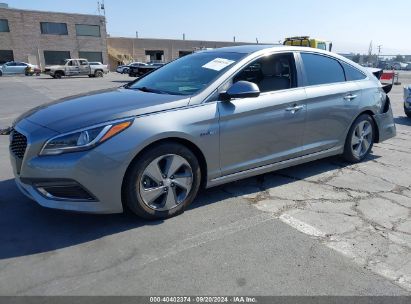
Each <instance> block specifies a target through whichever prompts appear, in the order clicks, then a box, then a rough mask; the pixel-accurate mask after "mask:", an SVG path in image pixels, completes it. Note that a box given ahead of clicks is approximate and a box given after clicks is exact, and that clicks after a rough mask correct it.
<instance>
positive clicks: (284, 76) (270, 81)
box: [233, 53, 297, 93]
mask: <svg viewBox="0 0 411 304" xmlns="http://www.w3.org/2000/svg"><path fill="white" fill-rule="evenodd" d="M241 80H245V81H249V82H254V83H255V84H256V85H258V87H259V88H260V91H261V93H264V92H272V91H278V90H286V89H290V88H294V87H296V86H297V78H296V69H295V62H294V55H293V54H292V53H288V54H274V55H271V56H268V57H263V58H259V59H257V60H256V61H254V62H252V63H250V64H249V65H247V66H246V67H245V68H243V69H242V70H241V71H240V72H239V73H238V74H237V75H236V76H234V78H233V83H235V82H237V81H241Z"/></svg>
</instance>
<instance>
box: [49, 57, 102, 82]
mask: <svg viewBox="0 0 411 304" xmlns="http://www.w3.org/2000/svg"><path fill="white" fill-rule="evenodd" d="M44 72H45V73H46V74H48V75H50V76H51V77H53V78H61V77H63V76H79V75H85V76H86V75H87V76H88V77H103V75H104V74H107V73H108V68H107V65H103V64H99V65H95V64H90V63H89V62H88V61H87V59H82V58H80V59H66V60H64V62H63V64H61V65H53V66H48V67H46V68H45V70H44Z"/></svg>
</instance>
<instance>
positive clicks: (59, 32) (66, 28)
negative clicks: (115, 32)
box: [0, 4, 108, 68]
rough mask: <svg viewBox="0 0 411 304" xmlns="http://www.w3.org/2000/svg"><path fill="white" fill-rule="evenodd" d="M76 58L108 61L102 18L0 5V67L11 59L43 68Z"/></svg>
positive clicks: (104, 26)
mask: <svg viewBox="0 0 411 304" xmlns="http://www.w3.org/2000/svg"><path fill="white" fill-rule="evenodd" d="M78 57H81V58H87V59H89V60H90V61H101V62H105V63H107V62H108V57H107V39H106V24H105V19H104V17H102V16H96V15H83V14H69V13H55V12H43V11H30V10H21V9H13V8H9V7H8V6H7V4H1V5H0V64H1V63H4V62H7V61H12V60H14V61H23V62H28V63H32V64H37V65H39V66H40V67H41V68H44V66H46V65H51V64H58V63H60V62H61V61H62V60H64V59H66V58H78Z"/></svg>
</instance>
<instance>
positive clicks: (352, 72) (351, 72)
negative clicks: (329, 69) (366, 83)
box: [341, 62, 367, 81]
mask: <svg viewBox="0 0 411 304" xmlns="http://www.w3.org/2000/svg"><path fill="white" fill-rule="evenodd" d="M341 64H342V66H343V67H344V71H345V78H346V80H347V81H355V80H361V79H365V78H367V76H365V74H364V73H363V72H361V71H359V70H357V69H356V68H354V67H353V66H351V65H349V64H347V63H345V62H341Z"/></svg>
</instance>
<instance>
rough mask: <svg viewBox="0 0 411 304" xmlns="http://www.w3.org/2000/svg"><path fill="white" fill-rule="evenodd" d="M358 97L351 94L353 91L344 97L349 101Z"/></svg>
mask: <svg viewBox="0 0 411 304" xmlns="http://www.w3.org/2000/svg"><path fill="white" fill-rule="evenodd" d="M356 98H357V95H354V94H351V93H350V94H347V95H345V96H344V99H345V100H348V101H351V100H353V99H356Z"/></svg>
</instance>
